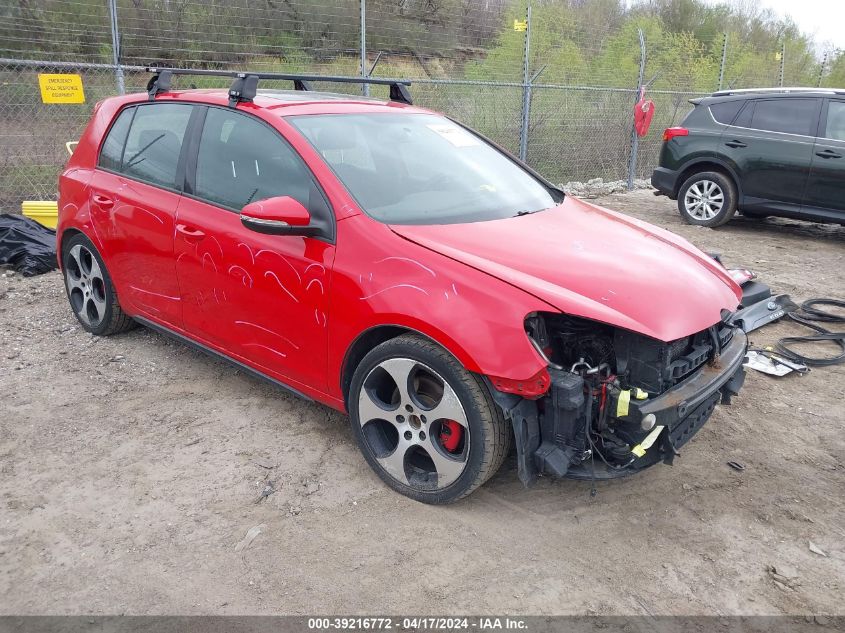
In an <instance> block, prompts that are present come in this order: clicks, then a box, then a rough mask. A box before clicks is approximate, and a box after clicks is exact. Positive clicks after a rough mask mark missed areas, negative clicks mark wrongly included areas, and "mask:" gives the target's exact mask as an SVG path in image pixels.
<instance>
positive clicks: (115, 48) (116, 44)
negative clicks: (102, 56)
mask: <svg viewBox="0 0 845 633" xmlns="http://www.w3.org/2000/svg"><path fill="white" fill-rule="evenodd" d="M109 16H110V18H111V50H112V56H113V58H114V78H115V81H116V82H117V91H118V92H119V93H120V94H125V93H126V85H125V83H124V81H123V67H122V66H121V65H120V31H118V28H117V0H109Z"/></svg>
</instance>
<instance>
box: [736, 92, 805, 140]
mask: <svg viewBox="0 0 845 633" xmlns="http://www.w3.org/2000/svg"><path fill="white" fill-rule="evenodd" d="M817 118H818V99H770V100H762V101H757V104H756V106H755V108H754V116H753V118H752V121H751V127H753V128H754V129H756V130H768V131H770V132H785V133H788V134H803V135H804V136H815V129H816V123H817V122H818V121H817Z"/></svg>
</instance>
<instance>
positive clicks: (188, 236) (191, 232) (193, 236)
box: [176, 224, 205, 242]
mask: <svg viewBox="0 0 845 633" xmlns="http://www.w3.org/2000/svg"><path fill="white" fill-rule="evenodd" d="M176 230H177V231H179V233H181V234H182V236H183V237H184V238H185V240H187V241H188V242H199V241H200V240H201V239H202V238H204V237H205V233H203V232H202V231H200V230H199V229H195V228H193V227H190V226H186V225H185V224H177V225H176Z"/></svg>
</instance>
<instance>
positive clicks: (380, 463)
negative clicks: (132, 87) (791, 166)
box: [57, 71, 747, 503]
mask: <svg viewBox="0 0 845 633" xmlns="http://www.w3.org/2000/svg"><path fill="white" fill-rule="evenodd" d="M168 74H169V73H165V72H162V71H160V74H158V75H155V76H154V78H153V80H152V81H151V82H150V90H149V94H147V93H141V94H133V95H127V96H121V97H114V98H110V99H106V100H105V101H102V102H101V103H99V104H98V105H97V107H96V108H95V110H94V113H93V115H92V118H91V121H90V123H89V125H88V127H87V129H86V130H85V132H84V134H83V136H82V138H81V139H80V142H79V145H78V146H77V148H76V150H75V151H74V153H73V156H72V157H71V159H70V161H69V163H68V165H67V167H66V169H65V170H64V172H63V173H62V175H61V179H60V192H59V208H60V211H59V225H58V231H57V239H58V252H59V260H60V262H59V263H60V266H61V269H62V271H63V274H64V279H65V284H66V287H67V294H68V298H69V300H70V305H71V308H72V309H73V312H74V313H75V315H76V316H77V318H78V319H79V321H80V323H81V324H82V326H83V327H84V328H85V329H86V330H88V331H89V332H92V333H94V334H99V335H109V334H115V333H118V332H122V331H125V330H127V329H128V328H130V327H132V326H133V325H135V324H136V323H141V324H143V325H145V326H148V327H151V328H153V329H156V330H159V331H162V332H165V333H167V334H170V335H172V336H175V337H177V338H178V339H180V340H182V341H184V342H186V343H190V344H192V345H194V346H197V347H199V348H201V349H202V350H204V351H206V352H209V353H211V354H213V355H215V356H219V357H223V358H225V359H227V360H229V361H231V362H232V363H235V364H236V365H238V366H239V367H240V368H242V369H246V370H249V371H250V372H252V373H254V374H257V375H259V376H261V377H264V378H267V379H270V380H271V381H273V382H275V383H277V384H279V385H281V386H284V387H285V388H287V389H288V390H290V391H293V392H295V393H296V394H298V395H300V396H302V397H305V398H310V399H313V400H317V401H319V402H322V403H324V404H327V405H329V406H331V407H333V408H335V409H338V410H340V411H343V412H348V414H349V418H350V422H351V427H352V431H353V434H354V436H355V438H356V440H357V442H358V444H359V446H360V448H361V451H362V452H363V454H364V457H365V459H366V460H367V462H368V463H369V464H370V466H371V467H372V468H373V470H374V471H375V472H376V473H377V474H378V475H379V477H381V478H382V479H383V480H384V482H385V483H387V484H388V485H389V486H390V487H391V488H393V489H394V490H396V491H398V492H400V493H402V494H404V495H407V496H409V497H411V498H413V499H417V500H419V501H423V502H426V503H448V502H451V501H455V500H457V499H459V498H461V497H463V496H465V495H467V494H469V493H470V492H472V491H473V490H474V489H475V488H477V487H478V486H480V485H481V484H483V483H484V482H485V481H486V480H487V479H488V478H490V476H492V475H493V474H494V473H495V472H496V470H497V469H498V468H499V466H500V465H501V463H502V461H503V460H504V458H505V456H506V455H507V454H508V453H509V451H510V449H511V447H512V446H513V445H515V450H516V457H517V464H518V473H519V477H520V479H522V481H524V482H525V483H526V484H527V483H529V482H530V481H532V480H533V479H534V478H535V477H536V476H538V475H543V474H546V475H552V476H558V477H564V476H565V477H572V478H582V479H590V478H595V479H607V478H613V477H619V476H623V475H626V474H630V473H634V472H637V471H639V470H642V469H643V468H645V467H647V466H650V465H652V464H654V463H656V462H658V461H664V462H667V463H671V461H672V459H673V457H674V456H676V455H677V454H678V452H677V451H678V449H679V448H680V447H681V446H682V445H683V444H684V443H686V442H687V441H688V440H689V439H690V438H691V437H692V436H693V435H694V434H695V433H696V432H697V431H698V430H699V429H700V428H701V427H702V425H703V424H704V423H705V422H706V421H707V419H708V418H709V417H710V415H711V413H712V412H713V409H714V408H715V406H716V405H717V404H718V403H719V402H720V401H721V402H722V403H728V402H729V401H730V398H731V396H732V395H734V394H736V393H737V392H738V390H739V388H740V387H741V385H742V382H743V378H744V373H743V369H742V360H743V356H744V353H745V348H746V345H747V343H746V337H745V335H744V334H743V332H742V331H741V330H740V329H737V328H735V327H733V326H732V325H731V322H730V317H731V314H732V313H733V312H734V311H735V310H736V308H737V305H738V303H739V300H740V297H741V291H740V289H739V287H738V286H737V285H736V284H735V283H734V282H733V281H732V280H731V278H730V277H729V275H728V274H727V273H726V271H725V270H724V269H723V268H722V267H721V266H720V264H719V263H718V262H716V261H714V260H713V259H711V258H710V257H708V256H707V255H705V254H703V253H701V252H700V251H699V250H697V249H696V248H694V247H693V246H692V245H691V244H689V243H688V242H687V241H685V240H684V239H682V238H680V237H678V236H676V235H673V234H671V233H669V232H667V231H664V230H662V229H659V228H657V227H654V226H650V225H648V224H646V223H644V222H640V221H638V220H635V219H632V218H629V217H626V216H624V215H621V214H618V213H615V212H613V211H609V210H607V209H603V208H600V207H597V206H594V205H591V204H588V203H586V202H582V201H580V200H577V199H575V198H572V197H570V196H565V195H564V194H563V193H562V192H561V191H560V190H558V189H557V188H555V187H554V186H553V185H551V184H550V183H548V182H547V181H545V180H544V179H543V178H542V177H540V176H539V175H538V174H536V173H535V172H534V171H532V170H531V169H530V168H529V167H527V166H526V165H524V164H523V163H521V162H520V161H519V160H517V159H515V158H514V157H513V156H511V155H510V154H508V153H507V152H505V151H504V150H502V149H501V148H499V147H497V146H496V145H495V144H493V143H491V142H490V141H489V140H487V139H485V138H484V137H482V136H480V135H478V134H476V133H474V132H472V131H471V130H469V129H467V128H466V127H464V126H462V125H460V124H459V123H456V122H455V121H452V120H450V119H448V118H446V117H444V116H442V115H439V114H436V113H434V112H431V111H428V110H424V109H422V108H418V107H414V106H412V105H410V103H409V102H410V99H409V98H408V95H407V90H405V89H404V86H393V87H392V88H391V95H392V97H393V99H394V100H386V101H385V100H377V99H369V98H361V97H351V96H348V95H338V94H324V93H315V92H311V91H307V90H302V88H307V87H308V86H307V84H306V83H305V82H299V88H301V89H300V90H298V91H269V90H268V91H263V90H261V91H256V90H255V84H256V83H257V78H255V79H254V80H252V83H251V84H250V79H251V78H250V77H247V78H246V82H245V81H244V79H243V78H240V79H238V80H236V83H235V85H233V88H232V89H231V90H230V91H228V92H227V91H225V90H219V91H218V90H187V91H176V90H170V89H169V85H168V84H169V82H167V81H163V79H164V78H165V76H166V75H168ZM166 78H167V79H169V76H168V77H166ZM250 88H251V89H250Z"/></svg>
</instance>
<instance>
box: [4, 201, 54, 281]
mask: <svg viewBox="0 0 845 633" xmlns="http://www.w3.org/2000/svg"><path fill="white" fill-rule="evenodd" d="M0 266H11V267H12V269H14V270H16V271H17V272H19V273H21V274H22V275H24V276H25V277H32V276H33V275H41V274H43V273H47V272H50V271H51V270H54V269H56V268H58V264H57V262H56V232H55V231H54V230H53V229H48V228H47V227H46V226H43V225H41V224H39V223H38V222H36V221H35V220H30V219H29V218H27V217H24V216H22V215H14V214H11V213H0Z"/></svg>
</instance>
